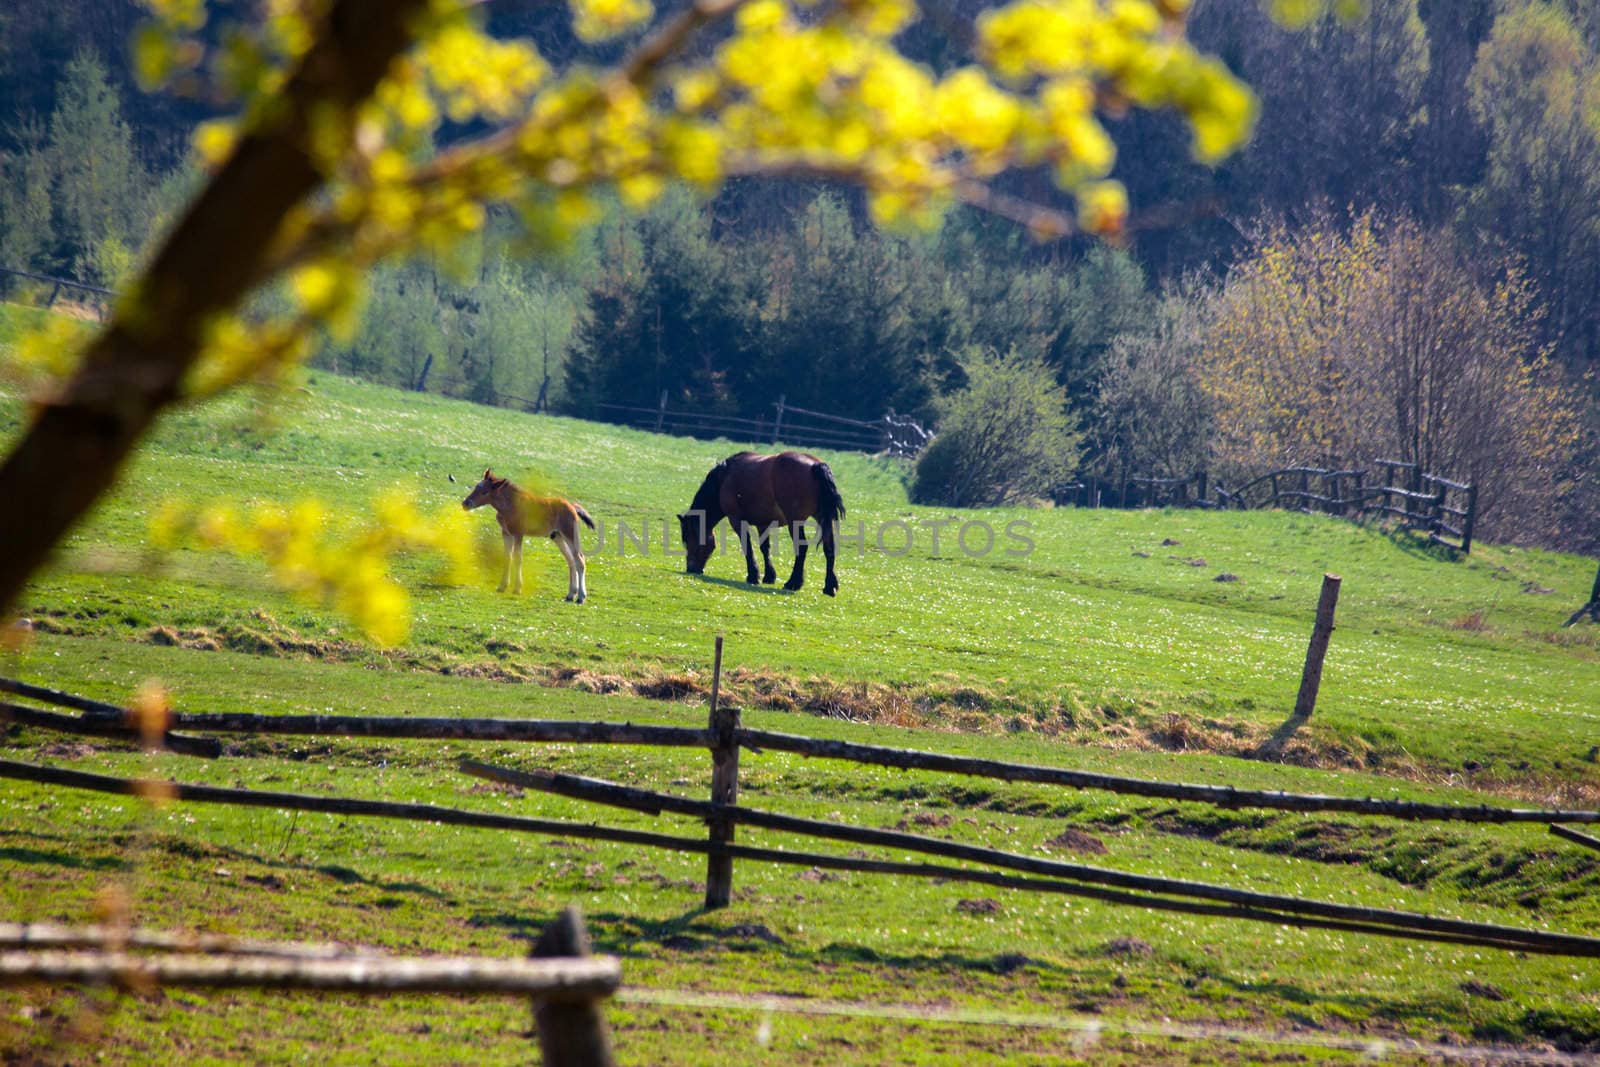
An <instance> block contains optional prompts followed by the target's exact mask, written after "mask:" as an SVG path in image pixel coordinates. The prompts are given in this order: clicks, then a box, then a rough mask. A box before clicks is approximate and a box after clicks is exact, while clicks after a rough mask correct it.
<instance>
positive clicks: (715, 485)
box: [689, 456, 733, 518]
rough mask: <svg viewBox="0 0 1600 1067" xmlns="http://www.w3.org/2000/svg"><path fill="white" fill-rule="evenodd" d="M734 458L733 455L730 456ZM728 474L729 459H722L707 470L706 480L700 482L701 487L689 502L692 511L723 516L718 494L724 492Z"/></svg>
mask: <svg viewBox="0 0 1600 1067" xmlns="http://www.w3.org/2000/svg"><path fill="white" fill-rule="evenodd" d="M728 458H729V459H732V458H733V457H732V456H730V457H728ZM727 474H728V460H726V459H724V460H720V461H719V462H718V463H717V465H716V466H715V467H712V468H711V469H710V470H709V471H707V472H706V479H705V481H703V482H701V483H700V488H699V489H697V490H695V494H694V499H693V500H691V501H690V502H689V510H690V511H698V512H699V513H700V514H702V515H706V516H712V515H715V516H717V517H718V518H721V516H722V504H721V502H720V501H719V500H718V495H719V494H720V493H721V492H722V479H723V478H725V477H726V476H727Z"/></svg>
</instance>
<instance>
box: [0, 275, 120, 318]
mask: <svg viewBox="0 0 1600 1067" xmlns="http://www.w3.org/2000/svg"><path fill="white" fill-rule="evenodd" d="M0 276H3V277H11V278H27V279H29V280H30V281H36V282H43V283H44V284H46V285H48V286H50V295H49V296H48V297H46V298H45V301H44V306H45V307H46V308H52V307H55V305H56V300H57V298H59V297H60V296H61V290H63V289H76V290H78V291H80V292H85V293H92V294H94V295H95V296H97V297H106V298H110V297H114V296H116V295H117V294H116V293H115V292H114V291H113V290H111V289H105V288H102V287H101V286H98V285H87V284H85V283H83V282H75V281H72V280H71V279H69V278H55V277H52V276H50V275H48V274H35V273H34V272H33V271H31V270H15V269H13V268H11V267H0ZM105 304H106V301H105V300H96V301H94V302H93V305H92V306H93V307H94V310H95V314H96V315H99V316H102V317H103V316H104V314H105Z"/></svg>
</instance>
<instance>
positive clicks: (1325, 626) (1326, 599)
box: [1294, 574, 1340, 719]
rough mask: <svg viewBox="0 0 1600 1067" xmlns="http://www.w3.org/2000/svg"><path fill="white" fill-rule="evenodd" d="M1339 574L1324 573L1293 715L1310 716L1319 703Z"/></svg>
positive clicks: (1336, 598) (1300, 717)
mask: <svg viewBox="0 0 1600 1067" xmlns="http://www.w3.org/2000/svg"><path fill="white" fill-rule="evenodd" d="M1339 581H1340V579H1339V576H1338V575H1337V574H1324V575H1323V576H1322V595H1321V596H1320V597H1319V598H1318V599H1317V621H1316V624H1315V625H1314V626H1313V627H1312V628H1311V644H1310V646H1309V647H1307V649H1306V665H1305V669H1304V670H1303V671H1301V672H1300V695H1299V696H1298V697H1296V698H1295V702H1294V717H1295V718H1297V719H1304V718H1309V717H1310V715H1311V712H1312V710H1313V709H1315V708H1316V706H1317V689H1318V687H1319V686H1321V685H1322V658H1323V657H1324V656H1325V655H1327V653H1328V638H1329V637H1330V636H1332V634H1333V609H1334V608H1335V607H1337V606H1338V604H1339Z"/></svg>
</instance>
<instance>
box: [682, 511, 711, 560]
mask: <svg viewBox="0 0 1600 1067" xmlns="http://www.w3.org/2000/svg"><path fill="white" fill-rule="evenodd" d="M678 534H679V536H680V537H681V539H682V540H683V551H684V570H686V571H688V572H689V573H690V574H700V573H702V572H703V571H704V570H705V569H706V560H708V559H710V558H711V552H712V550H713V549H715V548H716V547H717V539H716V537H715V535H713V534H712V532H711V526H710V524H708V523H707V522H706V514H705V512H703V511H685V512H684V513H683V514H681V515H679V516H678Z"/></svg>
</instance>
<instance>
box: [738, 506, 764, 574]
mask: <svg viewBox="0 0 1600 1067" xmlns="http://www.w3.org/2000/svg"><path fill="white" fill-rule="evenodd" d="M754 533H755V527H754V526H751V525H750V524H749V523H748V522H742V521H741V522H740V523H739V543H740V544H742V545H744V580H745V581H747V582H749V583H750V584H751V585H760V584H761V572H760V571H758V570H756V548H755V545H754V544H752V543H751V542H752V541H753V540H754Z"/></svg>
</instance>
